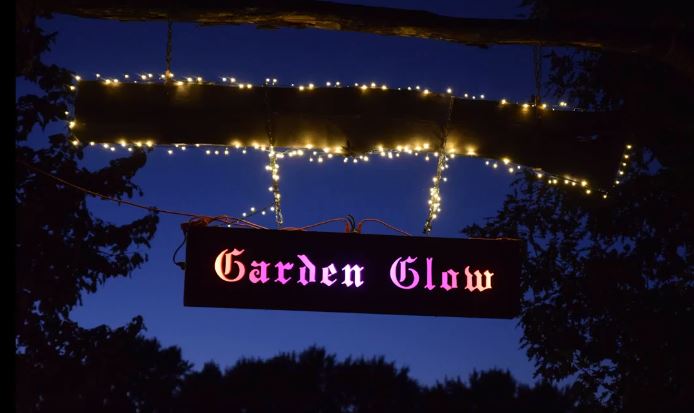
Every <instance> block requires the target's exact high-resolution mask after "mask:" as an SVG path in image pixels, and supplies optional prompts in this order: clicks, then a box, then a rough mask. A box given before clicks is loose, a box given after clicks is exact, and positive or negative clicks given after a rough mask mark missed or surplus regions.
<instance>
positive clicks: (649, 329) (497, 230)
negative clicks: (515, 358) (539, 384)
mask: <svg viewBox="0 0 694 413" xmlns="http://www.w3.org/2000/svg"><path fill="white" fill-rule="evenodd" d="M525 3H526V4H529V5H531V6H532V7H533V16H534V17H536V18H542V19H568V20H571V19H578V20H580V19H584V20H585V19H588V20H590V19H596V20H608V21H612V22H614V24H615V27H616V28H615V29H616V30H618V27H619V25H628V24H634V23H638V24H640V25H645V27H656V26H658V25H672V26H675V27H677V28H680V29H683V28H685V27H687V22H688V21H689V22H691V13H690V14H686V13H684V10H683V9H681V7H683V4H684V3H681V2H678V4H676V3H672V2H657V3H653V2H649V3H643V2H642V3H639V2H601V1H589V2H585V1H582V2H564V1H551V0H528V1H526V2H525ZM688 27H690V28H691V26H688ZM549 59H550V63H551V67H550V73H549V80H548V86H549V91H550V92H551V94H553V95H554V96H555V97H564V98H567V99H568V100H571V101H573V102H574V103H575V104H577V105H579V106H583V107H586V108H594V109H610V110H619V111H621V112H622V113H623V114H624V115H625V116H624V119H625V120H626V121H625V125H624V126H625V130H626V131H625V133H626V134H627V135H628V136H626V139H627V142H629V143H630V144H632V145H634V152H633V154H632V155H631V156H630V157H629V158H625V159H622V160H621V161H620V164H615V171H617V170H618V169H620V170H623V171H624V175H623V176H621V175H618V176H617V178H616V179H618V180H619V181H620V184H619V185H617V186H616V187H614V188H613V189H612V190H611V192H610V193H609V195H608V198H607V199H605V200H603V199H602V198H600V197H599V196H595V195H593V196H586V195H585V194H583V193H578V192H577V191H575V190H571V189H568V190H567V189H564V188H558V189H557V188H555V187H553V186H548V185H546V184H544V183H542V182H541V181H539V180H538V179H537V178H536V177H535V174H534V173H530V172H528V173H526V174H525V176H524V177H523V178H520V179H518V180H517V181H516V182H514V187H513V188H514V189H513V192H512V194H510V195H509V196H508V197H507V199H506V200H505V202H504V204H503V207H502V209H501V210H500V211H499V212H498V214H497V216H496V217H494V218H491V219H489V220H488V221H487V223H486V224H485V225H484V226H477V225H473V226H470V227H468V228H465V230H464V232H465V233H467V234H468V235H470V236H490V237H496V236H508V237H519V238H522V239H524V240H525V242H526V247H527V250H526V252H527V257H526V260H525V264H524V266H523V278H522V287H523V290H524V291H525V295H524V299H523V304H522V316H521V324H522V325H523V327H524V337H523V345H524V346H525V347H526V349H527V351H528V355H529V356H530V357H532V358H533V359H534V360H535V363H536V371H537V373H538V374H539V375H541V376H542V377H544V378H546V379H548V380H559V379H564V378H573V379H575V385H574V386H573V389H572V391H573V392H574V393H575V395H576V397H578V399H579V400H580V402H581V405H582V406H584V407H585V408H588V409H590V410H594V411H597V410H598V409H601V408H606V409H608V410H610V411H668V412H675V411H685V410H686V409H687V408H691V406H694V375H692V372H693V371H694V352H693V351H692V348H694V328H692V326H694V214H692V211H694V185H693V184H692V180H691V168H692V165H694V139H692V137H694V118H692V113H694V95H693V94H692V92H693V91H694V90H693V88H694V85H692V84H691V82H690V81H689V80H688V79H686V78H683V77H682V76H680V75H679V74H678V73H676V72H674V71H673V70H672V69H670V68H669V67H667V66H665V65H663V64H660V63H658V62H656V61H651V60H648V59H647V58H644V57H637V56H627V55H620V54H611V53H600V54H597V53H585V52H571V51H565V50H552V51H551V52H550V53H549ZM621 162H624V165H621Z"/></svg>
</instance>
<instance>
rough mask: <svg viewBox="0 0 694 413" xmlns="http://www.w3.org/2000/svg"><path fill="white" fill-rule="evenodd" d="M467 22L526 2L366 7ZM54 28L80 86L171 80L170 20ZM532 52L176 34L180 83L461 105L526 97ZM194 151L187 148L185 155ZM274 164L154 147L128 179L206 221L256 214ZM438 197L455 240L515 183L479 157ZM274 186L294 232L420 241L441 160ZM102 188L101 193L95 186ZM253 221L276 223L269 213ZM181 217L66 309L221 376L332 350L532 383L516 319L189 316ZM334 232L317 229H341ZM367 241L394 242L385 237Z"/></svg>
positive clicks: (287, 166)
mask: <svg viewBox="0 0 694 413" xmlns="http://www.w3.org/2000/svg"><path fill="white" fill-rule="evenodd" d="M358 3H360V4H369V5H382V6H392V7H402V8H412V9H426V10H430V11H433V12H437V13H441V14H447V15H457V16H466V17H501V18H513V17H516V16H518V14H519V13H521V10H520V9H519V8H518V7H517V6H516V4H517V1H501V0H499V1H485V2H476V3H474V4H473V3H472V2H461V1H436V2H426V1H369V2H367V1H361V2H358ZM42 25H43V27H45V28H46V29H48V30H57V31H58V32H59V35H58V39H57V43H56V44H55V47H54V48H53V52H52V53H50V55H49V56H48V60H49V61H50V62H54V63H57V64H59V65H61V66H65V67H68V68H70V69H71V70H73V71H75V72H76V73H78V74H80V75H81V76H83V77H84V78H89V79H92V78H94V75H95V73H100V74H102V76H109V77H119V78H120V79H121V80H123V74H125V73H129V74H131V75H133V74H137V73H143V72H145V73H146V72H152V73H162V72H163V69H164V50H165V36H166V24H165V23H118V22H110V21H99V20H85V19H78V18H73V17H65V16H59V17H56V18H54V19H52V20H48V21H43V22H42ZM531 54H532V53H531V49H530V48H528V47H492V48H489V49H486V50H485V49H480V48H475V47H466V46H461V45H455V44H449V43H442V42H436V41H432V40H420V39H406V38H396V37H381V36H375V35H368V34H359V33H341V32H328V31H315V30H294V29H291V30H290V29H281V30H271V31H270V30H257V29H255V28H254V27H250V26H240V27H196V26H194V25H190V24H176V25H175V26H174V41H173V63H172V69H173V72H174V73H175V74H176V76H177V77H182V76H189V75H195V76H203V77H204V78H205V79H210V80H211V79H219V78H220V77H221V76H234V77H236V78H237V79H239V80H240V81H244V82H251V83H254V84H259V83H262V81H263V79H265V78H266V77H275V78H278V79H279V81H280V83H283V84H289V83H304V84H307V83H309V82H313V83H316V84H323V83H324V82H325V81H335V80H340V81H342V82H345V83H353V82H367V81H368V82H371V81H375V82H377V83H379V84H381V83H386V84H388V85H389V86H391V87H398V86H408V85H415V84H417V85H421V86H422V87H428V88H430V89H432V90H435V91H444V90H445V89H446V88H447V87H451V88H453V90H454V92H455V93H456V94H462V93H463V92H467V93H470V94H478V95H479V94H481V93H483V94H485V95H486V97H487V98H490V99H500V98H502V97H505V98H508V99H512V100H524V99H527V98H528V97H529V96H530V94H531V93H532V88H533V86H532V85H533V77H532V76H533V75H532V73H533V72H532V65H531ZM191 149H192V148H191ZM86 153H87V158H86V160H85V162H86V163H87V165H89V166H90V167H98V166H99V165H102V164H104V163H106V162H108V160H109V159H112V158H114V157H117V156H119V155H121V156H124V155H125V154H127V152H125V151H124V150H118V151H116V152H110V151H108V152H107V151H104V150H103V149H100V148H88V149H87V150H86ZM266 159H267V158H266V155H265V154H261V153H257V152H254V151H249V153H248V154H247V155H241V154H239V153H236V152H234V153H232V154H231V155H229V156H227V157H224V156H217V157H215V156H206V155H205V154H204V151H201V150H197V151H196V150H189V151H186V152H176V153H175V154H174V155H173V156H170V155H168V154H167V152H166V149H159V150H155V151H154V152H153V153H152V154H151V156H150V157H149V160H148V162H147V165H146V166H145V167H144V168H143V169H142V170H141V171H140V172H139V173H138V175H137V176H136V177H135V181H136V182H137V183H138V184H140V185H141V186H142V188H143V190H144V192H145V195H144V197H143V198H141V199H139V202H141V203H144V204H148V205H156V206H158V207H161V208H167V209H177V210H186V211H193V212H196V213H200V214H205V215H216V214H224V213H226V214H229V215H236V216H238V215H240V214H241V212H243V211H244V210H247V209H248V208H249V207H250V206H255V207H260V206H265V205H268V204H269V203H270V202H271V194H270V193H269V192H268V190H267V188H268V186H269V185H270V177H269V175H268V174H267V172H266V171H265V170H264V165H265V163H266ZM450 165H451V167H450V169H449V173H448V178H449V179H448V182H447V183H445V184H443V186H442V198H443V204H442V209H443V211H442V213H441V215H440V219H438V220H436V221H435V222H434V229H433V232H432V233H431V235H432V236H440V237H460V236H461V235H460V229H461V228H462V227H464V226H465V225H467V224H470V223H474V222H481V221H482V220H483V218H484V217H489V216H493V215H494V214H495V212H496V210H497V209H498V208H499V207H500V206H501V202H502V200H503V197H504V195H505V194H506V193H507V192H508V190H509V184H510V182H511V180H512V176H510V175H509V174H508V173H504V172H502V171H501V170H492V169H491V168H489V167H486V166H485V165H484V162H483V161H481V160H479V159H474V158H456V159H454V160H452V161H451V162H450ZM281 171H282V174H281V181H280V184H281V189H282V196H283V198H282V199H283V209H284V215H285V219H286V221H287V224H288V225H290V226H300V225H306V224H310V223H313V222H316V221H320V220H322V219H326V218H332V217H338V216H344V215H345V214H353V215H354V216H355V217H356V218H357V219H360V218H365V217H377V218H381V219H384V220H386V221H387V222H390V223H391V224H393V225H396V226H398V227H400V228H403V229H405V230H407V231H409V232H411V233H413V234H419V233H420V232H421V229H422V226H423V224H424V220H425V218H426V214H427V194H428V188H429V186H430V183H431V177H432V176H433V175H434V172H435V163H434V162H425V161H424V160H423V159H422V158H421V157H418V158H415V157H401V158H399V159H394V160H382V159H380V158H375V157H374V158H372V161H371V162H369V163H368V164H364V163H360V164H358V165H352V164H346V165H345V164H343V163H342V161H341V160H338V159H333V160H331V161H330V162H328V163H326V164H320V165H319V164H316V163H309V162H308V159H306V158H304V159H288V158H285V159H284V160H283V162H282V170H281ZM92 189H94V190H96V191H98V190H99V188H92ZM90 205H91V206H92V207H93V210H94V212H95V214H96V215H98V216H100V217H103V218H105V219H110V220H113V221H116V222H126V221H128V220H131V219H133V218H135V217H137V216H140V215H141V212H140V211H138V210H132V209H128V208H127V207H117V206H114V205H111V204H108V203H106V202H103V201H97V200H92V201H91V202H90ZM257 218H258V219H257V222H258V223H261V224H265V225H272V223H273V221H272V218H271V217H270V216H266V217H257ZM182 222H183V220H182V219H180V218H179V217H172V216H167V215H162V217H161V222H160V224H159V228H158V231H157V234H156V236H155V238H154V241H153V243H152V248H151V250H150V251H149V256H150V260H149V262H147V263H146V264H145V265H144V266H143V267H142V268H141V269H139V270H137V271H135V273H134V274H133V276H132V277H131V278H127V279H118V280H112V281H109V282H107V283H106V284H105V285H103V286H102V287H101V288H100V289H99V290H98V292H97V293H95V294H92V295H88V296H85V297H84V301H83V306H81V307H78V308H77V309H75V310H74V312H73V317H74V318H75V319H76V320H77V321H79V322H80V323H81V324H82V325H84V326H87V327H91V326H95V325H99V324H103V323H105V324H108V325H111V326H119V325H122V324H124V323H126V322H127V321H129V320H130V319H131V318H132V317H134V316H135V315H138V314H142V315H143V316H144V319H145V323H146V325H147V328H148V330H147V334H148V335H149V336H153V337H157V338H158V339H159V340H160V341H161V342H162V343H163V344H164V345H177V346H180V347H181V348H182V350H183V356H184V357H185V358H186V359H188V360H190V361H192V362H194V363H196V366H197V367H199V366H201V364H202V363H203V362H205V361H207V360H215V361H217V362H218V363H220V364H221V365H223V366H228V365H231V364H232V363H234V362H235V361H236V360H237V359H238V358H239V357H244V356H246V357H269V356H272V355H275V354H277V353H278V352H281V351H300V350H302V349H304V348H306V347H307V346H309V345H313V344H315V345H319V346H324V347H325V348H326V349H327V350H328V351H329V352H334V353H336V354H338V356H339V357H346V356H350V355H351V356H360V355H366V356H372V355H384V356H385V357H386V358H387V359H388V360H392V361H395V362H396V363H397V364H398V365H400V366H408V367H409V368H410V370H411V373H412V376H413V377H415V378H416V379H418V380H419V381H420V382H422V383H425V384H432V383H434V382H435V381H436V380H437V379H443V378H444V377H446V376H447V377H454V376H458V375H460V376H463V377H466V376H467V375H468V374H469V373H470V372H471V371H472V370H473V369H487V368H491V367H500V368H508V369H509V370H511V372H512V373H513V374H514V375H515V376H516V377H517V378H518V379H520V380H522V381H526V382H529V381H531V380H532V365H531V363H530V362H529V361H528V360H527V357H526V356H525V353H524V351H522V350H520V349H519V338H520V336H521V330H520V328H518V327H517V322H518V320H485V319H462V318H435V317H414V316H385V315H354V314H324V313H309V312H285V311H256V310H234V309H200V308H187V307H183V273H182V271H181V270H180V269H179V268H178V267H176V266H174V265H173V263H172V261H171V255H172V253H173V251H174V249H175V248H176V247H177V246H178V244H179V243H180V242H181V239H182V234H181V231H180V224H181V223H182ZM341 229H342V228H341V226H340V225H337V224H335V225H333V226H331V227H326V228H324V230H332V231H340V230H341ZM365 231H366V232H374V233H376V232H378V233H388V232H387V231H386V230H383V229H382V228H379V227H378V226H367V227H366V228H365Z"/></svg>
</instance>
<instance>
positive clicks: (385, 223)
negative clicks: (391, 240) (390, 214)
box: [357, 218, 411, 237]
mask: <svg viewBox="0 0 694 413" xmlns="http://www.w3.org/2000/svg"><path fill="white" fill-rule="evenodd" d="M365 222H378V223H379V224H381V225H383V226H384V227H387V228H390V229H392V230H393V231H395V232H399V233H400V234H402V235H406V236H408V237H410V236H411V235H410V233H408V232H406V231H403V230H401V229H400V228H397V227H394V226H393V225H390V224H389V223H387V222H385V221H382V220H380V219H378V218H364V219H362V220H361V221H359V224H357V232H358V233H360V234H361V228H362V226H363V225H364V223H365Z"/></svg>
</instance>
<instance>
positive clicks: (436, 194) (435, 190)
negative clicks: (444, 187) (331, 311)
mask: <svg viewBox="0 0 694 413" xmlns="http://www.w3.org/2000/svg"><path fill="white" fill-rule="evenodd" d="M137 77H139V78H140V79H141V80H147V79H151V78H152V77H153V75H152V74H151V73H148V74H141V75H138V76H137ZM97 78H101V75H100V74H97ZM124 78H125V79H129V78H130V76H129V75H127V74H126V75H124ZM75 79H76V80H78V81H79V80H81V78H80V77H79V76H75ZM193 79H194V78H192V77H188V78H186V80H187V81H188V82H189V83H193ZM195 79H196V80H197V82H199V83H201V82H202V81H203V79H202V77H199V76H198V77H196V78H195ZM221 80H222V82H227V81H229V82H230V83H235V82H236V79H235V78H233V77H231V78H228V77H222V78H221ZM265 82H266V83H270V82H272V83H276V82H277V79H274V78H273V79H270V78H265ZM104 83H106V84H111V85H116V84H118V83H119V80H118V79H117V78H113V79H109V78H106V79H104ZM175 84H176V85H179V86H181V85H183V84H184V82H182V81H180V80H179V81H177V82H176V83H175ZM325 85H326V87H332V86H333V83H332V82H330V81H328V82H326V83H325ZM354 85H355V87H358V88H359V89H361V90H363V91H365V90H367V89H368V88H369V86H367V85H366V84H361V86H360V85H359V83H355V84H354ZM238 86H239V88H240V89H251V88H252V84H250V83H245V84H244V83H240V84H238ZM334 86H336V87H337V86H340V82H339V81H336V82H335V83H334ZM370 87H371V88H378V86H377V85H376V83H375V82H371V83H370ZM69 88H70V90H76V87H75V86H74V85H69ZM305 89H306V88H305V87H304V86H303V85H301V86H299V90H301V91H303V90H305ZM308 89H309V90H314V89H315V85H314V84H313V83H309V84H308ZM380 89H381V90H384V91H385V90H387V89H388V87H387V85H385V84H382V85H381V86H380ZM414 89H415V90H417V91H420V90H421V93H422V94H423V95H424V96H426V95H428V94H430V93H431V92H430V90H429V89H423V90H422V89H421V87H420V86H419V85H417V86H415V88H414ZM398 90H400V88H398ZM407 90H410V91H411V90H412V87H409V86H408V87H407ZM446 93H447V94H449V95H452V94H453V90H452V88H450V87H448V88H446ZM468 96H469V95H468V93H464V97H465V98H467V97H468ZM479 96H480V98H481V99H484V98H485V95H484V94H480V95H479ZM472 98H473V99H475V98H476V96H472ZM499 103H500V104H501V105H507V104H509V102H508V100H507V99H505V98H503V99H501V100H500V101H499ZM559 106H560V107H567V104H566V102H563V101H561V102H559ZM546 107H547V104H546V103H544V104H542V105H541V108H542V109H545V108H546ZM520 108H521V109H522V110H524V111H525V110H527V109H528V108H529V104H528V103H524V104H522V105H520ZM75 125H76V122H75V121H74V120H71V121H69V122H68V126H69V128H71V129H72V128H74V127H75ZM71 143H72V144H73V145H74V146H78V145H79V141H78V140H76V139H75V140H74V141H71ZM146 145H147V146H148V147H150V148H151V147H152V146H153V143H152V142H151V141H147V142H146ZM90 146H94V142H90ZM121 146H123V147H124V148H125V147H126V145H125V144H124V143H121ZM135 146H137V147H141V146H142V144H141V143H139V142H137V143H135ZM195 146H196V147H199V146H200V145H199V144H196V145H195ZM104 147H105V148H107V149H108V150H110V151H115V149H116V148H115V147H113V146H108V145H104ZM176 147H178V145H176ZM234 147H235V148H237V149H240V150H241V152H242V154H246V153H247V150H246V148H245V147H243V148H242V147H241V144H240V143H239V142H238V141H237V142H235V143H234ZM253 147H254V148H255V149H256V150H261V151H265V147H264V146H262V147H260V146H259V145H257V144H256V143H254V145H253ZM306 147H307V148H308V149H311V148H312V145H311V144H306ZM626 148H627V150H630V149H631V148H632V146H631V145H630V144H628V145H626ZM428 149H429V144H428V143H424V144H423V145H422V146H420V145H417V146H416V147H415V149H414V150H413V149H412V148H411V147H409V146H406V147H404V148H403V147H402V146H399V147H398V148H397V151H393V150H385V149H384V148H383V147H382V146H380V147H379V150H378V151H373V152H372V153H380V155H381V157H384V158H386V157H387V158H388V159H393V157H396V158H400V156H401V154H403V153H404V154H408V155H414V156H418V155H419V152H420V151H423V150H424V151H426V150H428ZM127 150H128V151H130V152H132V150H133V148H132V147H127ZM180 150H184V151H185V150H186V147H185V146H181V147H180ZM340 151H341V148H339V147H338V148H336V150H335V153H336V154H337V153H340ZM223 152H224V155H229V151H228V149H227V148H226V147H225V148H224V149H223ZM268 152H269V154H270V155H269V157H270V164H271V168H270V170H269V173H270V174H271V177H272V185H273V186H271V187H270V188H269V189H272V191H271V192H273V206H272V211H275V212H279V211H280V210H281V209H280V204H279V200H280V198H281V195H280V193H279V179H280V175H279V165H278V162H277V159H281V158H283V157H284V155H285V154H288V155H289V157H294V156H303V155H304V153H303V151H302V150H300V149H299V150H292V151H285V152H281V151H278V150H277V149H276V148H274V147H273V146H269V147H268ZM323 152H324V153H325V154H326V155H325V157H324V156H318V155H316V154H314V156H312V157H310V158H309V162H313V161H314V160H315V161H316V162H317V163H324V162H325V161H326V160H328V159H332V158H333V154H332V153H330V152H331V151H330V148H323ZM167 153H168V154H169V155H172V154H173V150H171V149H168V150H167ZM219 153H220V151H219V150H218V149H215V150H214V154H215V155H219ZM205 154H206V155H210V154H211V150H210V149H206V150H205ZM432 154H433V155H434V156H435V157H437V158H438V162H437V174H436V176H434V177H433V179H432V181H433V183H434V185H433V186H432V188H430V198H429V201H430V208H429V217H428V224H427V225H425V232H428V231H430V228H431V221H432V220H434V219H436V218H437V217H438V215H439V213H440V211H441V208H440V205H441V196H440V188H439V185H440V183H441V182H442V181H443V182H447V177H444V176H442V173H443V170H445V169H447V168H448V165H447V161H448V160H449V159H453V157H454V156H455V153H454V151H453V150H451V153H450V154H449V155H446V154H445V153H443V152H442V151H438V152H434V153H432ZM465 154H466V155H468V156H477V152H476V149H475V148H472V147H466V148H465ZM629 156H630V155H629V153H624V154H623V159H624V160H628V159H629ZM349 158H351V159H352V163H355V164H356V163H359V160H361V161H363V162H368V161H369V158H368V156H364V155H362V156H360V157H359V158H356V157H352V156H345V157H344V158H343V162H344V163H347V162H348V159H349ZM423 158H424V160H425V161H427V162H428V161H429V160H430V156H429V154H428V153H427V154H425V156H424V157H423ZM501 161H502V162H503V163H504V165H510V166H509V167H508V171H509V173H513V172H515V171H516V170H520V165H514V164H512V163H511V161H510V159H508V158H502V159H501ZM485 165H490V161H489V160H486V161H485ZM491 166H492V167H493V168H494V169H496V168H497V167H498V164H497V162H493V164H491ZM621 166H622V167H626V162H621ZM536 175H537V177H538V179H542V178H543V176H544V174H543V173H541V172H538V173H537V174H536ZM618 175H620V176H623V175H624V170H623V169H621V168H620V170H619V171H618ZM547 182H548V183H549V184H555V185H556V184H557V182H558V180H557V179H555V178H551V179H549V180H548V181H547ZM564 183H565V185H570V186H576V185H577V184H580V187H581V188H583V189H584V191H585V193H586V194H591V193H592V192H593V189H591V188H589V187H588V184H587V182H586V181H585V180H582V181H580V180H579V181H577V180H574V179H564ZM619 183H620V181H619V180H615V184H619ZM273 187H274V188H273ZM275 188H276V189H275ZM606 197H607V196H606V194H605V193H603V199H605V198H606ZM259 211H260V210H259ZM262 213H263V215H264V214H265V210H262ZM426 227H428V228H426Z"/></svg>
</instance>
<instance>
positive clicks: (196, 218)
mask: <svg viewBox="0 0 694 413" xmlns="http://www.w3.org/2000/svg"><path fill="white" fill-rule="evenodd" d="M15 161H16V162H17V163H18V164H20V165H22V166H24V167H26V168H27V169H30V170H32V171H34V172H36V173H38V174H41V175H43V176H46V177H48V178H51V179H53V180H55V181H57V182H60V183H62V184H64V185H66V186H68V187H70V188H73V189H76V190H78V191H81V192H84V193H86V194H88V195H91V196H94V197H97V198H101V199H103V200H107V201H112V202H116V203H118V204H119V205H120V204H125V205H128V206H132V207H135V208H140V209H144V210H147V211H150V212H157V213H162V214H169V215H178V216H185V217H188V218H190V219H189V220H188V222H187V223H186V224H183V225H182V227H183V232H184V234H185V233H187V228H188V227H189V226H191V225H196V224H198V225H208V224H210V223H212V222H215V221H219V222H223V223H225V224H227V225H239V226H245V227H250V228H253V229H264V230H267V229H268V228H267V227H264V226H262V225H258V224H255V223H253V222H250V221H247V220H245V219H241V218H236V217H232V216H229V215H225V214H224V215H216V216H209V215H202V214H195V213H192V212H185V211H175V210H170V209H163V208H159V207H155V206H147V205H143V204H139V203H137V202H132V201H127V200H123V199H118V198H114V197H112V196H108V195H104V194H101V193H99V192H96V191H92V190H90V189H87V188H84V187H82V186H79V185H77V184H74V183H72V182H70V181H66V180H65V179H63V178H60V177H57V176H55V175H53V174H51V173H49V172H46V171H44V170H42V169H40V168H37V167H35V166H33V165H31V164H29V163H28V162H26V161H23V160H21V159H15ZM332 222H344V223H345V232H347V233H350V232H357V233H361V228H362V226H363V224H364V223H365V222H377V223H379V224H381V225H383V226H385V227H387V228H390V229H391V230H393V231H396V232H398V233H400V234H403V235H407V236H410V234H409V233H407V232H405V231H403V230H401V229H399V228H397V227H395V226H393V225H390V224H388V223H387V222H385V221H383V220H380V219H377V218H365V219H362V220H361V221H359V223H358V224H355V220H354V217H353V216H352V215H348V216H347V217H338V218H331V219H327V220H324V221H320V222H316V223H314V224H310V225H305V226H303V227H285V228H282V229H281V230H282V231H305V230H307V229H311V228H316V227H319V226H322V225H326V224H330V223H332ZM185 242H186V238H185V235H184V239H183V242H182V243H181V245H179V247H178V248H177V249H176V251H175V252H174V258H173V259H174V263H176V258H175V257H176V254H177V253H178V251H179V250H180V249H181V248H182V247H183V245H184V244H185ZM176 265H178V264H176Z"/></svg>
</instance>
